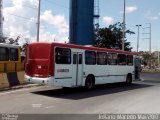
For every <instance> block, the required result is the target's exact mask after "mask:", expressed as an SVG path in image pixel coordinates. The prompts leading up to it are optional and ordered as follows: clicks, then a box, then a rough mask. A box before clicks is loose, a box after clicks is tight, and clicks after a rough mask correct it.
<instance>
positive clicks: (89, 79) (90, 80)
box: [85, 76, 95, 90]
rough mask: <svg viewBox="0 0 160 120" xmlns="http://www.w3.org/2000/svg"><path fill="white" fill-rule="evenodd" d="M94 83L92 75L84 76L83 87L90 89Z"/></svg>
mask: <svg viewBox="0 0 160 120" xmlns="http://www.w3.org/2000/svg"><path fill="white" fill-rule="evenodd" d="M94 85H95V78H94V76H88V77H87V78H86V82H85V88H86V90H92V89H93V87H94Z"/></svg>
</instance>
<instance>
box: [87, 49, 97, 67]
mask: <svg viewBox="0 0 160 120" xmlns="http://www.w3.org/2000/svg"><path fill="white" fill-rule="evenodd" d="M85 64H86V65H95V64H96V52H94V51H85Z"/></svg>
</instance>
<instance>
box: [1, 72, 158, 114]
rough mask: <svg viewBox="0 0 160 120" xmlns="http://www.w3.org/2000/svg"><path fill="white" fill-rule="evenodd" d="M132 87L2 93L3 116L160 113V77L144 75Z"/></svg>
mask: <svg viewBox="0 0 160 120" xmlns="http://www.w3.org/2000/svg"><path fill="white" fill-rule="evenodd" d="M141 77H142V78H143V79H144V81H141V82H135V83H133V84H132V85H131V86H126V85H125V84H122V83H118V84H108V85H102V86H96V87H95V89H94V90H92V91H88V92H87V91H84V90H82V88H78V89H77V88H76V89H69V90H68V89H67V90H65V89H61V88H55V87H48V86H40V87H33V88H23V89H19V90H12V91H4V92H0V113H10V114H11V113H12V114H99V113H107V114H109V113H122V114H123V113H124V114H127V113H129V114H131V113H160V74H142V75H141Z"/></svg>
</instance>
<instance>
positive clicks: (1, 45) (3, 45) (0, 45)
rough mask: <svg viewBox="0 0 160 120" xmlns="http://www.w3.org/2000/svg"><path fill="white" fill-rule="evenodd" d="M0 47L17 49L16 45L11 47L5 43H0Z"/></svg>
mask: <svg viewBox="0 0 160 120" xmlns="http://www.w3.org/2000/svg"><path fill="white" fill-rule="evenodd" d="M0 47H7V48H19V47H20V46H18V45H12V44H6V43H0Z"/></svg>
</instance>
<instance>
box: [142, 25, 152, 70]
mask: <svg viewBox="0 0 160 120" xmlns="http://www.w3.org/2000/svg"><path fill="white" fill-rule="evenodd" d="M146 24H148V25H149V27H146V28H143V29H147V28H148V29H149V32H148V33H143V34H148V35H149V37H147V38H144V39H148V40H149V54H150V56H151V55H152V25H151V23H146ZM151 62H152V61H151V58H150V60H149V67H150V69H151Z"/></svg>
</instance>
